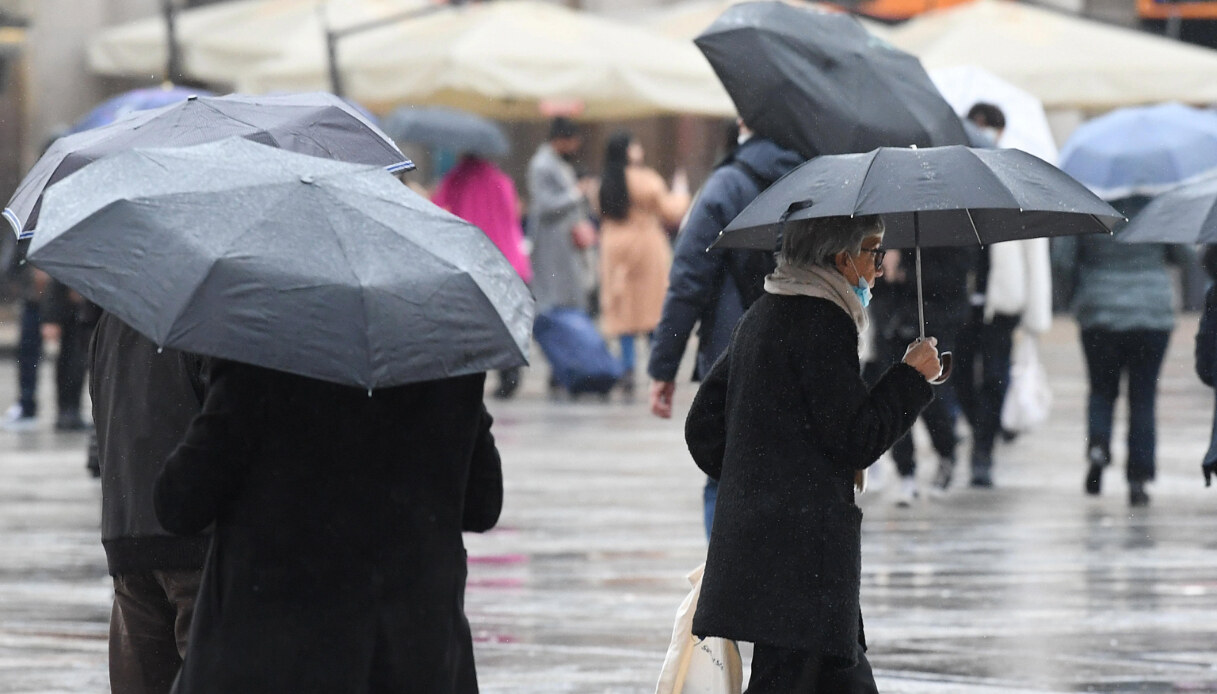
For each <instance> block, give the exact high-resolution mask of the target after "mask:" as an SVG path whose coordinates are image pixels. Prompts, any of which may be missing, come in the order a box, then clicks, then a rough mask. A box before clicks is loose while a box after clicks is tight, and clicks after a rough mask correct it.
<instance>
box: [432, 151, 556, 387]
mask: <svg viewBox="0 0 1217 694" xmlns="http://www.w3.org/2000/svg"><path fill="white" fill-rule="evenodd" d="M431 202H433V203H435V204H436V205H439V206H440V207H442V208H444V209H445V210H448V211H449V212H451V213H452V214H454V215H456V216H457V217H460V218H461V219H463V220H465V221H466V222H469V223H470V224H473V225H474V226H476V227H478V228H479V229H481V230H482V231H484V232H486V236H488V237H489V238H490V240H491V241H493V242H494V245H495V246H496V247H498V249H499V250H500V251H502V252H503V255H504V256H505V257H506V258H507V261H508V262H509V263H511V266H512V267H513V268H515V271H516V273H517V274H519V275H520V279H522V280H524V282H525V283H526V284H527V283H531V282H532V264H531V263H530V262H529V259H528V251H527V249H526V248H525V246H524V231H523V229H522V228H521V225H520V199H519V196H518V195H517V194H516V186H515V184H514V183H513V182H512V180H511V177H510V176H508V175H507V174H506V173H504V172H503V170H502V169H500V168H499V167H498V166H495V164H494V162H492V161H490V160H489V159H485V158H483V157H480V156H477V155H475V154H466V155H464V156H463V157H461V160H460V161H459V162H457V164H456V166H454V167H453V168H452V170H450V171H449V172H448V173H447V174H446V175H445V176H444V178H443V179H442V180H441V181H440V182H439V186H438V187H437V188H436V189H435V194H434V195H433V196H432V197H431ZM519 385H520V367H518V366H516V367H512V368H510V369H504V370H502V371H499V385H498V388H496V389H495V391H494V395H495V397H497V398H510V397H511V396H512V395H514V394H515V392H516V389H517V388H518V387H519Z"/></svg>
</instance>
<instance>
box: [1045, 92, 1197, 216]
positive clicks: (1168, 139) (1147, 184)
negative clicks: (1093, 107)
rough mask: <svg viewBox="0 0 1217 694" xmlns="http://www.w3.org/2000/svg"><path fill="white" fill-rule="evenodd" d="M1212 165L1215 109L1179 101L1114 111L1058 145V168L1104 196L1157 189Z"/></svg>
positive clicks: (1089, 123)
mask: <svg viewBox="0 0 1217 694" xmlns="http://www.w3.org/2000/svg"><path fill="white" fill-rule="evenodd" d="M1214 167H1217V113H1214V112H1213V111H1210V110H1207V109H1199V108H1193V107H1191V106H1184V105H1183V104H1177V103H1169V104H1158V105H1156V106H1140V107H1136V108H1122V109H1119V110H1117V111H1112V112H1111V113H1109V114H1107V115H1104V116H1100V117H1098V118H1095V119H1094V120H1091V121H1088V122H1086V123H1083V124H1082V125H1081V126H1080V127H1079V128H1078V129H1077V130H1075V131H1074V133H1073V135H1071V136H1070V137H1069V141H1068V142H1066V143H1065V146H1064V147H1063V148H1062V149H1061V168H1062V169H1063V170H1064V171H1065V172H1066V173H1068V174H1069V175H1070V176H1073V177H1074V178H1076V179H1077V180H1079V181H1081V182H1082V183H1084V184H1086V186H1087V187H1089V188H1090V189H1091V190H1093V191H1094V192H1095V193H1097V194H1098V195H1099V196H1100V197H1102V198H1103V199H1105V200H1116V199H1119V198H1126V197H1130V196H1134V195H1156V194H1158V193H1161V192H1163V191H1164V190H1167V189H1169V188H1170V187H1171V186H1174V185H1176V184H1178V183H1179V182H1181V181H1185V180H1188V179H1191V178H1194V177H1196V176H1200V175H1202V174H1204V173H1205V172H1207V171H1209V170H1212V169H1213V168H1214Z"/></svg>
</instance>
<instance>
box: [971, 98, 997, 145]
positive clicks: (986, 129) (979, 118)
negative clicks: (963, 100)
mask: <svg viewBox="0 0 1217 694" xmlns="http://www.w3.org/2000/svg"><path fill="white" fill-rule="evenodd" d="M967 117H968V120H970V121H972V123H973V124H974V125H976V127H978V128H980V131H981V132H982V133H984V134H985V135H986V136H987V137H988V138H989V139H990V140H992V141H993V146H994V147H996V146H997V144H998V142H1000V141H1001V136H1002V134H1003V133H1005V131H1006V114H1005V113H1002V110H1001V109H1000V108H999V107H997V106H996V105H994V104H989V103H985V102H983V101H981V102H977V103H975V104H973V105H972V108H970V109H968V116H967Z"/></svg>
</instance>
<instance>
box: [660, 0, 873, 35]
mask: <svg viewBox="0 0 1217 694" xmlns="http://www.w3.org/2000/svg"><path fill="white" fill-rule="evenodd" d="M751 1H752V0H685V2H682V3H678V4H676V5H671V6H669V7H665V8H663V9H658V10H653V11H651V12H647V13H646V14H645V15H644V16H642V17H641V21H642V23H643V25H644V26H646V27H647V28H648V29H650V30H652V31H654V32H656V33H659V34H663V35H665V36H670V37H672V38H674V39H682V40H686V41H687V40H692V39H693V38H695V37H696V36H697V35H698V34H700V33H701V32H703V31H705V30H706V28H707V27H709V26H710V25H711V24H713V23H714V20H716V19H718V17H719V15H721V14H722V13H724V12H726V11H727V9H728V8H730V7H731V6H732V5H738V4H740V3H741V2H751ZM785 2H787V3H788V4H790V5H794V6H795V7H806V8H821V9H826V8H828V7H829V6H828V5H824V4H821V3H818V2H809V1H806V0H785ZM856 18H857V19H858V21H859V22H861V24H862V26H864V27H866V30H867V31H869V32H870V33H871V34H873V35H875V36H878V37H879V38H886V36H887V33H888V31H889V29H888V28H887V26H886V25H884V24H881V23H879V22H876V21H873V20H869V19H864V18H862V17H856Z"/></svg>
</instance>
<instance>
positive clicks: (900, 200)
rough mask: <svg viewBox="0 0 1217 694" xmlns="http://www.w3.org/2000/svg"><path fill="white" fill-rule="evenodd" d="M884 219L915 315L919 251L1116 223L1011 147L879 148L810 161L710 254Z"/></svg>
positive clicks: (751, 209)
mask: <svg viewBox="0 0 1217 694" xmlns="http://www.w3.org/2000/svg"><path fill="white" fill-rule="evenodd" d="M872 214H877V215H882V216H883V220H884V225H885V227H886V229H887V231H886V233H885V234H884V237H883V244H884V246H887V247H889V248H914V249H916V264H917V302H918V317H919V319H920V321H921V337H922V338H924V337H925V317H924V314H923V306H922V305H921V304H922V290H921V248H922V247H923V246H961V245H972V244H979V245H981V246H986V245H988V244H990V243H998V242H1001V241H1015V240H1019V239H1029V238H1038V237H1044V236H1065V235H1071V234H1085V233H1096V232H1110V231H1111V228H1112V227H1113V226H1114V225H1115V224H1116V223H1117V222H1119V221H1121V220H1123V219H1124V218H1123V216H1121V215H1120V213H1119V212H1117V211H1116V210H1115V209H1114V208H1112V207H1111V205H1108V204H1107V203H1105V202H1103V201H1102V200H1100V199H1099V198H1098V197H1096V196H1095V195H1094V193H1091V192H1090V191H1089V190H1087V189H1086V187H1085V186H1083V185H1082V184H1080V183H1078V182H1077V181H1075V180H1073V179H1072V178H1070V177H1069V176H1068V175H1067V174H1065V173H1064V172H1063V171H1061V170H1060V169H1058V168H1056V167H1054V166H1052V165H1051V164H1049V163H1047V162H1045V161H1043V160H1042V159H1038V158H1036V157H1034V156H1032V155H1030V154H1027V153H1026V152H1023V151H1021V150H1017V149H972V148H969V147H962V146H958V145H956V146H951V147H932V148H929V149H916V148H895V147H883V148H880V149H876V150H874V151H873V152H868V153H866V154H840V155H835V156H823V157H816V158H815V159H812V160H811V161H809V162H807V163H805V164H803V165H801V166H799V167H798V168H796V169H795V170H793V171H791V172H790V173H788V174H786V175H785V176H783V177H782V178H781V179H779V180H778V181H777V182H775V183H774V184H773V185H771V186H769V188H768V189H767V190H765V191H764V192H763V193H761V194H760V195H759V196H757V198H756V199H755V200H753V201H752V204H750V205H748V207H746V208H744V211H743V212H741V213H740V214H739V216H738V217H736V218H735V219H734V220H733V221H732V222H731V223H730V224H728V225H727V228H726V229H724V230H723V231H722V232H721V233H720V234H719V237H718V240H716V241H715V242H714V246H713V247H714V248H762V249H767V250H774V249H776V248H777V247H778V245H779V243H780V241H781V235H782V232H783V230H784V229H786V228H788V227H789V228H792V229H795V228H798V226H799V224H800V223H801V222H802V223H804V224H806V223H807V221H808V220H811V219H817V218H821V217H838V216H846V217H853V216H856V215H872Z"/></svg>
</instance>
